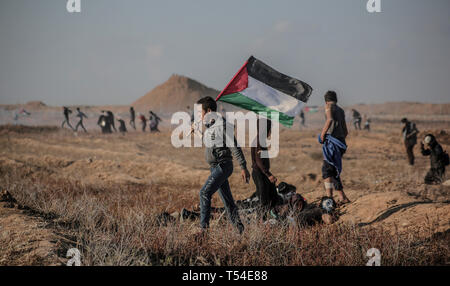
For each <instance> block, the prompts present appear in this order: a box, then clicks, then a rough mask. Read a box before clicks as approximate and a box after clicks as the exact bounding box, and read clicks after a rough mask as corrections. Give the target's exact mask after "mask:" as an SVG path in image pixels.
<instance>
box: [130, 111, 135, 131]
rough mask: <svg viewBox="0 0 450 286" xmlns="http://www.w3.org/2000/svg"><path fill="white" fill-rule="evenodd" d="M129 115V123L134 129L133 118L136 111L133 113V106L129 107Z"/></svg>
mask: <svg viewBox="0 0 450 286" xmlns="http://www.w3.org/2000/svg"><path fill="white" fill-rule="evenodd" d="M130 116H131V119H130V125H131V127H133V128H134V130H136V125H135V123H134V120H135V118H136V113H135V111H134V108H133V106H131V107H130Z"/></svg>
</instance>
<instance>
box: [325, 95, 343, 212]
mask: <svg viewBox="0 0 450 286" xmlns="http://www.w3.org/2000/svg"><path fill="white" fill-rule="evenodd" d="M325 113H326V122H325V125H324V127H323V129H322V133H321V134H320V135H319V143H321V144H323V145H322V152H323V155H324V161H323V166H322V178H323V179H324V180H325V182H324V184H325V190H326V194H327V196H328V197H329V198H333V187H334V189H335V191H336V192H337V194H338V197H339V201H338V203H339V204H345V203H349V202H350V200H349V199H348V198H347V196H346V195H345V193H344V187H343V185H342V181H341V176H340V175H341V172H342V156H343V155H344V153H345V152H346V150H347V144H346V142H345V138H346V137H347V135H348V131H347V124H346V122H345V112H344V110H343V109H342V108H340V107H339V106H338V105H337V95H336V92H334V91H331V90H330V91H328V92H327V93H326V94H325Z"/></svg>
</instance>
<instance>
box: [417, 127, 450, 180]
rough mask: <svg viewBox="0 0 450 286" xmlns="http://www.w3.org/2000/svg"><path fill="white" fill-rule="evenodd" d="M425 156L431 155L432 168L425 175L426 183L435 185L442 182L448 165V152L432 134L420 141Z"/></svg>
mask: <svg viewBox="0 0 450 286" xmlns="http://www.w3.org/2000/svg"><path fill="white" fill-rule="evenodd" d="M420 149H421V151H422V155H423V156H430V165H431V166H430V170H429V171H428V173H427V174H426V176H425V184H428V185H433V184H440V183H442V181H443V179H444V175H445V166H446V165H448V154H447V153H446V152H444V150H443V149H442V147H441V145H440V144H439V143H438V142H437V140H436V138H435V137H434V136H433V135H432V134H428V135H426V136H425V138H424V140H423V141H422V142H421V143H420Z"/></svg>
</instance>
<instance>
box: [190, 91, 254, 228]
mask: <svg viewBox="0 0 450 286" xmlns="http://www.w3.org/2000/svg"><path fill="white" fill-rule="evenodd" d="M197 104H201V105H202V115H201V118H202V121H203V122H204V124H205V126H206V130H205V133H204V139H205V144H206V146H207V147H206V150H205V151H206V152H205V154H206V161H207V162H208V164H209V165H210V171H211V174H210V175H209V177H208V179H207V180H206V182H205V184H204V185H203V187H202V189H201V190H200V226H201V228H202V229H203V230H205V229H207V228H208V227H209V219H210V215H211V198H212V195H213V194H214V193H215V192H216V191H219V195H220V198H221V199H222V201H223V204H224V206H225V209H226V211H227V215H228V218H229V219H230V221H231V223H232V224H233V225H234V226H235V227H236V229H237V230H238V231H239V233H242V232H243V231H244V225H243V224H242V222H241V219H240V217H239V213H238V208H237V206H236V204H235V202H234V199H233V196H232V194H231V189H230V184H229V182H228V178H229V177H230V176H231V174H232V173H233V161H232V158H233V157H232V154H233V156H234V157H235V158H236V160H237V161H238V162H239V165H240V167H241V170H242V171H241V176H242V179H243V180H244V182H246V183H248V181H249V178H250V173H249V172H248V170H247V166H246V161H245V157H244V154H243V153H242V150H241V148H240V147H238V146H237V144H236V138H234V146H233V147H227V146H226V136H227V135H226V125H227V124H226V121H225V119H223V118H222V117H221V116H220V115H219V114H218V113H217V103H216V101H215V100H214V99H213V98H211V97H209V96H208V97H204V98H202V99H200V100H199V101H198V102H197ZM228 128H231V127H228Z"/></svg>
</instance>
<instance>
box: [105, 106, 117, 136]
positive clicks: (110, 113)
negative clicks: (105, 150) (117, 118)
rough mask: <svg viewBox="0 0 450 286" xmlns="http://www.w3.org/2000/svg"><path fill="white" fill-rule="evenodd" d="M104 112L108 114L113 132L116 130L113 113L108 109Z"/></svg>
mask: <svg viewBox="0 0 450 286" xmlns="http://www.w3.org/2000/svg"><path fill="white" fill-rule="evenodd" d="M106 114H107V115H108V121H109V124H110V125H111V126H112V128H113V129H114V132H117V129H116V125H115V123H114V113H112V111H110V110H108V111H106Z"/></svg>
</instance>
